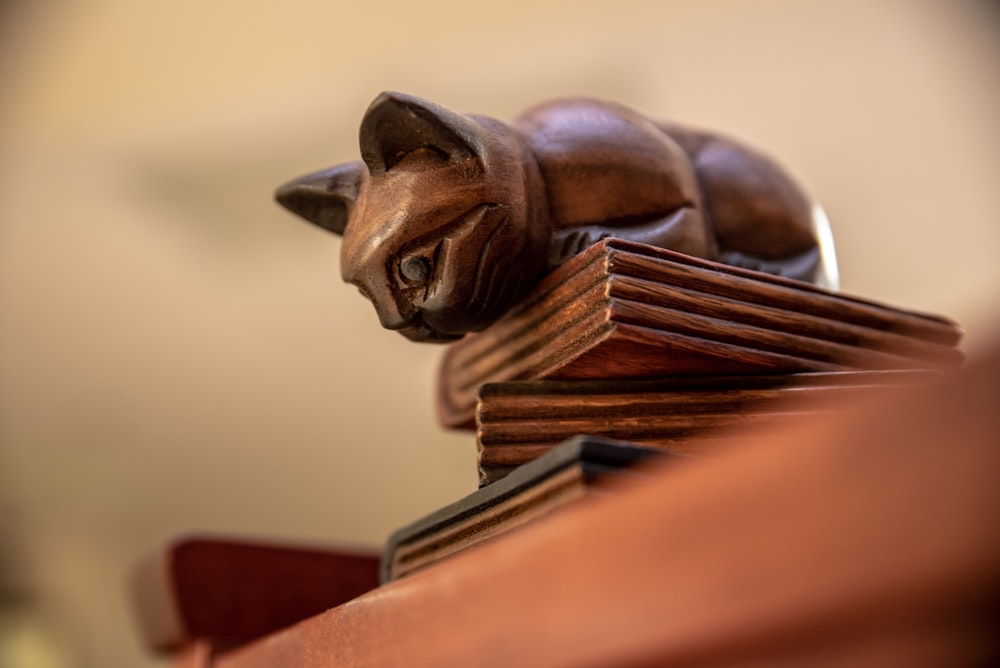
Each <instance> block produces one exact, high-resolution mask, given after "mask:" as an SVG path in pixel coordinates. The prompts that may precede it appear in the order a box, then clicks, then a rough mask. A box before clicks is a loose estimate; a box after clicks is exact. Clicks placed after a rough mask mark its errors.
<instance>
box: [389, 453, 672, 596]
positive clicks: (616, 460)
mask: <svg viewBox="0 0 1000 668" xmlns="http://www.w3.org/2000/svg"><path fill="white" fill-rule="evenodd" d="M664 454H667V453H666V451H664V450H657V449H653V448H646V447H642V446H637V445H633V444H628V443H621V442H618V441H614V440H611V439H605V438H596V437H592V436H578V437H575V438H571V439H569V440H568V441H566V442H565V443H563V444H561V445H557V446H556V447H554V448H552V449H551V450H550V451H549V452H547V453H546V454H544V455H543V456H541V457H539V458H537V459H535V460H534V461H532V462H530V463H528V464H525V465H524V466H520V467H518V468H517V469H515V470H513V471H512V472H511V473H510V474H509V475H507V476H506V477H504V478H503V480H501V481H499V482H497V483H494V484H492V485H489V486H487V487H483V488H481V489H479V490H476V491H475V492H473V493H472V494H469V495H468V496H466V497H465V498H463V499H461V500H459V501H456V502H455V503H453V504H451V505H448V506H445V507H444V508H441V509H440V510H438V511H436V512H434V513H432V514H430V515H428V516H427V517H424V518H422V519H420V520H417V521H416V522H414V523H412V524H410V525H407V526H405V527H403V528H401V529H399V530H398V531H396V532H394V533H393V534H392V535H391V536H390V537H389V540H388V541H387V543H386V547H385V551H384V553H383V556H382V564H381V571H380V576H381V580H382V582H389V581H391V580H395V579H397V578H400V577H402V576H404V575H407V574H409V573H411V572H413V571H415V570H417V569H420V568H423V567H424V566H427V565H428V564H431V563H434V562H437V561H439V560H441V559H443V558H445V557H447V556H449V555H452V554H455V553H457V552H459V551H461V550H464V549H466V548H468V547H471V546H472V545H475V544H477V543H480V542H483V541H485V540H488V539H491V538H494V537H496V536H498V535H500V534H503V533H506V532H508V531H510V530H512V529H514V528H516V527H519V526H521V525H523V524H526V523H528V522H530V521H532V520H534V519H536V518H538V517H540V516H542V515H546V514H548V513H550V512H552V511H554V510H555V509H557V508H560V507H562V506H565V505H567V504H569V503H572V502H573V501H575V500H577V499H580V498H582V497H584V496H585V495H592V494H595V493H600V492H601V490H603V489H605V487H604V486H603V484H602V483H603V482H604V481H606V480H607V479H609V478H616V477H622V476H623V475H626V474H627V473H628V471H629V467H631V466H632V465H634V464H636V463H638V462H640V461H643V460H645V459H647V458H649V457H653V456H657V455H664Z"/></svg>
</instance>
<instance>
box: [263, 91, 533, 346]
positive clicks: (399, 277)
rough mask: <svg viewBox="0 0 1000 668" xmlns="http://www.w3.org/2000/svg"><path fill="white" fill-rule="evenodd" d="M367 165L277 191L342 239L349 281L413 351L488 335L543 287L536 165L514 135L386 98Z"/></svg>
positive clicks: (366, 137) (483, 121)
mask: <svg viewBox="0 0 1000 668" xmlns="http://www.w3.org/2000/svg"><path fill="white" fill-rule="evenodd" d="M360 143H361V157H362V159H363V161H362V162H352V163H347V164H343V165H339V166H337V167H333V168H331V169H328V170H324V171H320V172H315V173H313V174H308V175H306V176H303V177H301V178H298V179H295V180H294V181H291V182H289V183H287V184H285V185H284V186H282V187H281V188H279V189H278V192H277V195H276V197H277V199H278V201H279V202H280V203H281V204H282V205H284V206H285V207H286V208H288V209H289V210H291V211H292V212H294V213H296V214H298V215H300V216H302V217H303V218H305V219H307V220H309V221H310V222H313V223H315V224H316V225H319V226H320V227H323V228H325V229H327V230H329V231H331V232H334V233H336V234H341V235H343V239H344V240H343V245H342V247H341V258H340V267H341V275H342V276H343V279H344V280H345V281H346V282H348V283H351V284H353V285H355V286H357V288H358V290H359V291H360V292H361V293H362V294H363V295H365V296H366V297H368V298H369V299H370V300H371V301H372V303H373V304H374V305H375V310H376V312H377V313H378V317H379V320H380V321H381V323H382V325H383V326H384V327H386V328H388V329H394V330H399V331H400V333H402V334H403V335H404V336H406V337H407V338H410V339H412V340H414V341H449V340H453V339H457V338H459V337H461V336H462V335H463V334H465V333H466V332H470V331H478V330H480V329H483V328H484V327H487V326H488V325H490V324H492V323H493V322H494V321H495V320H497V319H498V318H499V317H500V316H501V315H503V313H504V312H506V311H507V310H508V309H509V308H510V307H511V306H512V305H513V304H514V303H516V302H517V301H518V300H519V299H520V298H521V297H522V296H523V295H524V293H525V292H526V291H527V290H528V289H529V288H530V287H531V286H532V284H533V283H534V282H535V281H536V280H537V279H538V277H539V275H540V274H541V272H542V271H543V270H544V268H545V266H546V253H547V247H548V240H549V233H550V231H549V226H548V212H547V209H546V204H545V200H544V185H543V183H542V180H541V175H540V173H539V171H538V166H537V163H536V162H535V161H534V159H533V157H532V156H531V155H530V152H529V151H528V149H527V148H526V146H525V145H524V143H523V142H521V141H520V139H519V137H518V136H517V135H516V134H515V131H514V130H512V129H511V128H509V127H508V126H506V125H504V124H502V123H499V122H497V121H494V120H492V119H488V118H484V117H478V116H465V115H460V114H456V113H454V112H452V111H449V110H447V109H445V108H443V107H441V106H439V105H436V104H433V103H431V102H428V101H426V100H422V99H420V98H416V97H412V96H408V95H402V94H399V93H382V94H381V95H379V96H378V97H377V98H376V99H375V101H374V102H372V104H371V106H370V107H369V108H368V111H367V112H366V113H365V116H364V119H363V120H362V122H361V131H360Z"/></svg>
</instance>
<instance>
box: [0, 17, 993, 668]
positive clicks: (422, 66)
mask: <svg viewBox="0 0 1000 668" xmlns="http://www.w3.org/2000/svg"><path fill="white" fill-rule="evenodd" d="M995 19H996V17H995V16H993V15H992V14H990V13H989V11H988V9H987V8H986V5H985V4H979V3H974V2H952V3H946V2H931V1H903V0H883V1H879V2H870V1H867V0H816V1H814V2H810V3H802V2H793V1H792V0H759V1H757V2H752V3H751V2H740V1H738V0H714V1H711V2H695V1H694V0H674V1H669V2H653V1H639V0H619V1H618V2H614V3H612V2H579V1H574V2H570V1H568V0H557V1H552V2H537V1H534V2H528V1H526V0H508V1H507V2H505V3H493V4H484V5H481V4H478V3H472V2H464V3H459V2H448V1H444V0H428V1H426V2H423V3H414V2H381V3H354V4H345V3H331V2H320V1H318V0H307V1H290V2H285V3H274V2H261V1H247V0H243V1H240V2H236V1H234V0H217V1H215V2H195V1H194V0H175V1H173V2H160V3H153V2H136V1H135V0H90V1H80V2H70V1H69V0H63V1H59V0H48V1H42V2H21V3H17V2H13V3H12V2H8V3H7V5H6V15H5V23H4V26H3V33H2V35H0V37H2V45H0V55H2V57H3V60H2V63H0V82H2V89H0V100H2V101H0V557H2V561H0V563H3V564H5V566H4V569H5V570H4V574H3V578H2V579H0V587H2V586H4V584H6V587H7V589H8V590H10V591H15V592H16V593H17V594H18V595H19V596H20V599H19V600H22V601H24V602H25V603H24V606H23V607H22V609H23V610H27V611H29V613H26V614H25V615H22V616H21V617H19V618H18V620H19V621H18V622H17V624H11V625H8V629H13V630H9V631H7V632H6V635H4V632H2V631H0V638H6V641H7V643H8V645H7V648H8V650H9V651H11V652H12V651H13V650H11V649H10V648H12V647H14V646H15V645H16V646H17V647H19V648H21V650H20V651H22V653H21V654H20V655H19V656H21V657H22V659H23V660H25V661H27V659H24V657H26V656H31V657H34V658H32V659H31V661H33V662H34V663H33V665H38V666H55V665H72V666H100V667H102V668H103V667H109V666H111V667H114V666H122V667H124V666H138V665H147V664H149V665H156V664H155V662H153V661H152V660H151V659H150V658H148V657H147V656H146V655H145V653H144V652H143V650H142V649H141V648H140V647H139V644H138V640H137V636H136V634H135V632H134V629H133V627H132V625H131V619H130V616H129V614H130V613H129V610H128V608H127V606H126V599H125V594H124V589H125V581H126V576H127V572H128V569H129V568H130V567H131V566H132V564H134V562H135V561H136V560H137V559H138V558H139V557H140V556H141V555H142V554H143V553H144V552H147V551H149V550H151V549H152V548H154V547H155V546H156V545H158V544H161V543H162V542H163V541H164V540H165V539H166V538H168V537H170V536H172V535H174V534H176V533H179V532H183V531H188V530H193V529H198V530H210V531H218V532H226V533H241V534H248V535H251V536H262V537H275V538H282V539H302V540H307V541H310V542H333V543H338V542H339V543H346V544H367V545H378V544H380V543H381V541H382V540H383V539H384V538H385V536H386V535H387V534H388V533H389V532H390V531H391V530H392V529H393V528H395V527H397V526H399V525H401V524H403V523H405V522H407V521H409V520H412V519H415V518H416V517H418V516H420V515H422V514H424V513H426V512H429V511H430V510H433V509H435V508H436V507H438V506H441V505H443V504H445V503H447V502H449V501H452V500H454V499H456V498H458V497H459V496H461V495H463V494H465V493H467V492H469V491H471V490H472V489H473V488H474V486H475V480H476V475H475V446H474V439H473V437H472V436H471V435H469V434H446V433H443V432H442V431H440V430H439V429H438V427H437V426H436V425H435V422H434V416H433V404H432V386H433V376H434V373H435V367H436V363H437V359H438V356H439V354H440V349H437V348H434V347H430V346H419V345H416V344H411V343H409V342H407V341H405V340H404V339H403V338H402V337H400V336H398V335H396V334H393V333H389V332H384V331H382V330H381V329H380V328H379V326H378V324H377V321H376V319H375V317H374V313H373V311H372V309H371V307H370V305H368V304H367V303H366V302H364V300H362V299H361V298H360V297H359V296H358V295H357V293H356V291H355V290H353V289H350V288H348V287H347V286H344V285H342V284H341V283H340V280H339V273H338V266H337V258H338V252H339V241H338V240H337V239H335V238H333V237H331V236H329V235H325V234H324V233H322V232H321V231H318V230H316V229H313V228H311V227H310V226H308V225H306V224H304V223H300V222H298V221H296V220H295V219H293V218H292V217H291V216H289V215H287V214H285V213H283V212H282V211H280V210H279V209H278V208H277V207H276V206H275V205H273V204H272V203H271V201H270V193H271V191H272V189H273V187H274V186H275V185H276V184H278V183H280V182H282V181H284V180H286V179H287V178H289V177H291V176H294V175H297V174H299V173H302V172H304V171H307V170H310V169H313V168H316V167H320V166H323V165H326V164H332V163H334V162H339V161H343V160H347V159H352V158H353V157H356V155H357V147H356V140H357V138H356V131H357V125H358V122H359V120H360V117H361V113H362V112H363V110H364V108H365V106H366V105H367V103H368V102H369V101H370V99H371V98H372V97H374V96H375V95H376V94H377V93H378V92H379V91H381V90H384V89H396V90H403V91H407V92H412V93H416V94H420V95H422V96H424V97H428V98H431V99H433V100H436V101H438V102H441V103H443V104H446V105H448V106H450V107H452V108H455V109H458V110H467V111H475V112H479V113H485V114H488V115H493V116H496V117H498V118H507V117H510V116H511V115H513V114H515V113H516V112H517V111H518V110H520V109H521V108H523V107H525V106H527V105H528V104H531V103H532V102H535V101H538V100H540V99H543V98H546V97H551V96H556V95H563V94H588V95H598V96H604V97H609V98H614V99H617V100H620V101H622V102H625V103H627V104H630V105H634V106H636V107H638V108H640V109H643V110H645V111H647V112H649V113H651V114H654V115H657V116H662V117H670V118H673V119H676V120H681V121H688V122H692V123H695V124H698V125H702V126H706V127H711V128H716V129H722V130H725V131H727V132H730V133H732V134H734V135H737V136H740V137H743V138H745V139H747V140H749V141H751V142H753V143H756V144H758V145H760V146H763V147H766V148H767V149H768V150H769V151H770V152H771V153H773V154H775V155H776V156H779V157H780V159H781V160H782V161H783V162H784V163H785V164H786V165H788V166H789V167H790V168H791V169H792V170H793V171H794V172H795V173H796V174H797V175H798V176H799V177H800V179H801V180H802V181H803V183H805V184H806V185H807V187H808V188H809V189H810V190H811V192H812V193H813V194H814V195H815V196H816V197H817V198H818V199H819V200H820V201H821V202H823V204H824V205H825V207H826V208H827V211H828V213H829V215H830V218H831V220H832V223H833V226H834V231H835V234H836V237H837V242H838V251H839V256H840V261H841V269H842V276H843V289H844V290H845V291H847V292H850V293H857V294H860V295H864V296H867V297H871V298H875V299H879V300H883V301H887V302H890V303H894V304H897V305H901V306H906V307H911V308H916V309H922V310H927V311H934V312H940V313H944V314H948V315H950V316H952V317H954V318H956V319H958V320H959V321H960V322H962V323H963V324H964V325H965V326H966V329H967V331H968V338H967V347H968V348H970V349H972V350H973V351H974V350H975V348H976V347H977V346H979V345H982V343H983V342H985V341H987V340H989V339H991V338H992V337H994V336H995V332H996V331H997V330H996V329H995V328H994V326H995V325H996V324H997V321H996V319H995V316H996V313H997V311H996V293H997V287H998V286H1000V268H998V263H997V261H996V254H997V251H998V250H1000V229H998V221H1000V188H998V187H997V180H998V175H1000V141H998V140H1000V129H998V124H997V122H996V119H997V118H1000V84H998V82H1000V76H998V75H1000V72H998V65H1000V58H998V57H997V56H998V42H997V40H996V29H997V24H996V22H995ZM0 628H3V627H2V625H0ZM3 642H4V640H0V645H2V644H3ZM24 648H28V649H24ZM2 651H4V650H2V649H0V652H2ZM2 656H3V655H2V654H0V657H2ZM0 663H2V658H0ZM24 665H27V664H24Z"/></svg>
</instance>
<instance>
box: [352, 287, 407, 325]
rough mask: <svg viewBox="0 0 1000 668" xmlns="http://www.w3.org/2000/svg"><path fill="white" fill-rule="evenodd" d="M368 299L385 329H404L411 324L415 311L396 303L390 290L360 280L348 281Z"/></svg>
mask: <svg viewBox="0 0 1000 668" xmlns="http://www.w3.org/2000/svg"><path fill="white" fill-rule="evenodd" d="M350 283H351V284H353V285H354V287H356V288H357V289H358V292H360V293H361V294H362V295H363V296H364V297H365V298H366V299H368V301H370V302H371V303H372V305H373V306H374V307H375V313H376V315H378V320H379V322H380V323H381V324H382V326H383V327H385V328H386V329H392V330H399V329H406V328H407V327H409V326H411V325H413V323H414V321H415V320H416V319H417V318H416V315H417V314H416V312H414V311H413V309H405V310H404V309H403V308H400V305H399V304H398V303H397V301H396V299H395V296H394V295H393V294H392V290H391V289H389V290H380V289H378V288H377V287H373V286H369V285H365V283H363V282H362V281H360V280H353V281H350Z"/></svg>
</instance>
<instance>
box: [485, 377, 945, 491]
mask: <svg viewBox="0 0 1000 668" xmlns="http://www.w3.org/2000/svg"><path fill="white" fill-rule="evenodd" d="M941 375H942V374H941V372H940V371H936V370H927V369H913V370H891V371H836V372H827V373H800V374H762V375H761V374H747V375H744V376H672V377H667V378H633V379H610V380H526V381H510V382H506V383H488V384H486V385H483V386H482V387H481V388H480V390H479V402H478V406H477V409H476V425H477V431H476V441H477V443H478V446H479V471H480V484H482V485H486V484H490V483H493V482H494V481H496V480H498V479H500V478H502V477H503V476H505V475H506V474H507V473H509V472H510V471H511V470H512V469H514V467H517V466H521V465H522V464H524V463H526V462H529V461H531V460H532V459H534V458H535V457H538V456H540V455H542V454H544V453H546V452H548V451H549V450H550V449H551V448H553V447H555V446H556V445H557V444H559V443H561V442H563V441H564V440H566V439H567V438H570V437H572V436H575V435H577V434H590V435H594V436H602V437H606V438H614V439H620V440H623V441H628V442H631V443H637V444H640V445H646V446H652V447H657V448H666V449H670V450H672V451H674V452H683V453H688V454H698V455H701V454H709V452H711V451H713V445H712V443H713V441H712V440H711V439H707V438H695V437H700V436H702V435H704V434H706V433H708V432H711V431H716V430H720V429H731V428H733V427H737V426H741V425H750V424H754V425H760V424H763V423H777V422H781V421H784V420H788V419H790V418H795V417H797V416H802V415H803V414H806V413H810V414H818V413H823V412H828V411H831V410H836V409H837V407H839V406H841V405H842V404H843V403H844V402H845V401H846V400H847V399H849V398H850V396H851V395H853V394H854V393H855V392H857V391H859V390H866V389H868V390H871V389H875V388H885V389H890V388H893V387H905V386H910V385H915V384H919V383H927V382H930V381H932V380H936V379H940V378H941Z"/></svg>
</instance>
